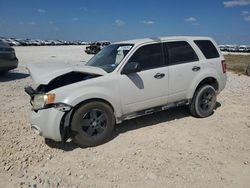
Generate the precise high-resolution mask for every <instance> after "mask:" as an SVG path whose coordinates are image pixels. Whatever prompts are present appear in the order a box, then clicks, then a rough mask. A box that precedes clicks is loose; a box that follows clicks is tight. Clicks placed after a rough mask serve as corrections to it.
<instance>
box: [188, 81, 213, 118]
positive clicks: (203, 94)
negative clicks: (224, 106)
mask: <svg viewBox="0 0 250 188" xmlns="http://www.w3.org/2000/svg"><path fill="white" fill-rule="evenodd" d="M215 105H216V91H215V89H214V88H213V87H212V86H211V85H204V86H202V87H200V88H199V89H198V90H197V91H196V92H195V94H194V97H193V99H192V102H191V104H190V107H189V108H190V112H191V114H192V115H193V116H195V117H200V118H205V117H208V116H210V115H211V114H212V113H213V111H214V108H215Z"/></svg>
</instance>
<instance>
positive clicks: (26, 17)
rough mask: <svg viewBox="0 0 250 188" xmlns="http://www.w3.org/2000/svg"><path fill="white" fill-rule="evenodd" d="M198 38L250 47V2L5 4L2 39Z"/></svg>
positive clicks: (49, 0)
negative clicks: (208, 38) (185, 36)
mask: <svg viewBox="0 0 250 188" xmlns="http://www.w3.org/2000/svg"><path fill="white" fill-rule="evenodd" d="M175 35H198V36H210V37H213V38H214V39H215V40H216V41H217V42H218V43H220V44H247V45H250V0H224V1H223V0H203V1H201V0H188V1H180V0H174V1H173V0H172V1H170V0H126V1H122V0H0V36H1V37H15V38H33V39H59V40H82V41H95V40H110V41H112V42H115V41H121V40H127V39H136V38H145V37H159V36H175Z"/></svg>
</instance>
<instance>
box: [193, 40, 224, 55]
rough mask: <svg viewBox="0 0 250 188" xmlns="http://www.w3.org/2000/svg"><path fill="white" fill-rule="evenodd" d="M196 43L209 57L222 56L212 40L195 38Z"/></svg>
mask: <svg viewBox="0 0 250 188" xmlns="http://www.w3.org/2000/svg"><path fill="white" fill-rule="evenodd" d="M194 43H195V44H196V45H197V46H198V47H199V48H200V50H201V51H202V53H203V55H204V56H205V57H206V58H207V59H213V58H218V57H220V55H219V53H218V51H217V49H216V48H215V46H214V44H213V43H212V42H211V41H210V40H195V41H194Z"/></svg>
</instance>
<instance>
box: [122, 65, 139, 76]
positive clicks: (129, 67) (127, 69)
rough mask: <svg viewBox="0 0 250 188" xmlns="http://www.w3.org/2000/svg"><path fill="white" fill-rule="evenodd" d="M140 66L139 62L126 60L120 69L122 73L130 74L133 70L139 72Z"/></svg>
mask: <svg viewBox="0 0 250 188" xmlns="http://www.w3.org/2000/svg"><path fill="white" fill-rule="evenodd" d="M140 71H141V66H140V63H139V62H128V63H127V64H126V65H125V67H124V68H123V70H122V72H121V73H122V74H131V73H135V72H140Z"/></svg>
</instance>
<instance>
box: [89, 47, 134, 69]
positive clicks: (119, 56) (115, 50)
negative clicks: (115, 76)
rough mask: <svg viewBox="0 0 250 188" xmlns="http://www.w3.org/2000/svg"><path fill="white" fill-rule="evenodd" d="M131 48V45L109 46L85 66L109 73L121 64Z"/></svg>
mask: <svg viewBox="0 0 250 188" xmlns="http://www.w3.org/2000/svg"><path fill="white" fill-rule="evenodd" d="M132 47H133V44H111V45H109V46H107V47H104V48H103V49H102V50H101V51H100V52H99V53H97V54H96V55H95V56H94V57H93V58H91V59H90V60H89V62H88V63H87V64H86V65H88V66H94V67H99V68H102V69H103V70H105V71H106V72H108V73H110V72H112V71H113V70H115V68H116V67H117V66H118V65H119V64H120V63H121V61H122V60H123V58H124V57H125V56H126V55H127V54H128V52H129V51H130V50H131V49H132Z"/></svg>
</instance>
